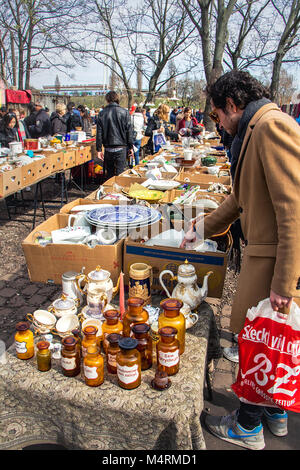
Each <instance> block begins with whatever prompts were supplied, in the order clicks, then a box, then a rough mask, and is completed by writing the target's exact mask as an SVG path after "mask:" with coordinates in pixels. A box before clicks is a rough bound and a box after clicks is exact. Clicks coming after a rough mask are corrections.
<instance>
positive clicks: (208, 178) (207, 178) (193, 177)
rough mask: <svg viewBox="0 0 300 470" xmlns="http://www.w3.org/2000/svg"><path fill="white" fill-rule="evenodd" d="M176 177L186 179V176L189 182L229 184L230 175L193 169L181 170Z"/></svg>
mask: <svg viewBox="0 0 300 470" xmlns="http://www.w3.org/2000/svg"><path fill="white" fill-rule="evenodd" d="M178 178H181V181H182V179H183V180H184V179H186V178H188V179H189V180H190V182H191V183H210V182H212V183H221V184H225V185H227V186H231V176H216V175H209V174H207V173H202V172H198V170H195V171H193V172H191V171H182V172H180V173H179V175H178ZM175 179H176V181H180V180H179V179H177V178H175Z"/></svg>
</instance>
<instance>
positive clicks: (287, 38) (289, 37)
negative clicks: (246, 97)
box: [270, 0, 300, 102]
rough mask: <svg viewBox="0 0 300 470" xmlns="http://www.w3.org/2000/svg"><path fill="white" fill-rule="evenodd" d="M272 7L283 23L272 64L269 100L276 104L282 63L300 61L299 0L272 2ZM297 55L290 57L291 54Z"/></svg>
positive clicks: (276, 0) (277, 0)
mask: <svg viewBox="0 0 300 470" xmlns="http://www.w3.org/2000/svg"><path fill="white" fill-rule="evenodd" d="M272 5H273V6H274V8H275V9H276V11H277V12H278V14H279V17H280V19H281V20H282V23H283V31H282V34H281V37H280V40H279V42H278V46H277V49H276V54H275V58H274V62H273V71H272V79H271V85H270V90H271V98H272V100H274V101H275V102H278V98H279V96H278V89H279V82H280V70H281V66H282V64H283V63H288V62H298V64H299V59H300V50H299V44H300V38H299V27H300V0H272ZM295 51H296V53H298V57H295V55H294V56H293V57H292V53H293V52H295Z"/></svg>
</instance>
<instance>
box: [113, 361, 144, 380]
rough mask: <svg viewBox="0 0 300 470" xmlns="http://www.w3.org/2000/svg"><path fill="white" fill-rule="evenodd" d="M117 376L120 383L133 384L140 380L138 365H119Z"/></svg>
mask: <svg viewBox="0 0 300 470" xmlns="http://www.w3.org/2000/svg"><path fill="white" fill-rule="evenodd" d="M117 375H118V379H119V380H120V382H123V383H124V384H131V383H133V382H135V381H136V380H137V379H138V378H139V368H138V365H137V364H135V365H134V366H131V367H128V366H120V365H119V364H117Z"/></svg>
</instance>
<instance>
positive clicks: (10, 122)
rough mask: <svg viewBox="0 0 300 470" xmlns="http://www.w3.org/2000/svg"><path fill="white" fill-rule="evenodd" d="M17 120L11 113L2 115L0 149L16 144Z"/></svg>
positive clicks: (17, 139)
mask: <svg viewBox="0 0 300 470" xmlns="http://www.w3.org/2000/svg"><path fill="white" fill-rule="evenodd" d="M16 124H17V119H16V116H15V115H14V114H13V113H7V114H5V115H4V117H3V120H2V122H1V127H0V144H1V147H6V148H9V145H8V144H9V143H10V142H18V141H19V136H18V129H17V127H16Z"/></svg>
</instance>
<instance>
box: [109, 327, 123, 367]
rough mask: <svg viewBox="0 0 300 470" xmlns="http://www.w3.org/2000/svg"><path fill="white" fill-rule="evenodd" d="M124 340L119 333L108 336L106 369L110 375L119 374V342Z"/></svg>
mask: <svg viewBox="0 0 300 470" xmlns="http://www.w3.org/2000/svg"><path fill="white" fill-rule="evenodd" d="M121 338H122V336H121V335H119V334H118V333H111V334H110V335H107V337H106V339H107V341H108V348H107V351H106V367H107V372H109V373H110V374H116V373H117V354H118V353H119V352H120V346H119V340H120V339H121Z"/></svg>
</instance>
